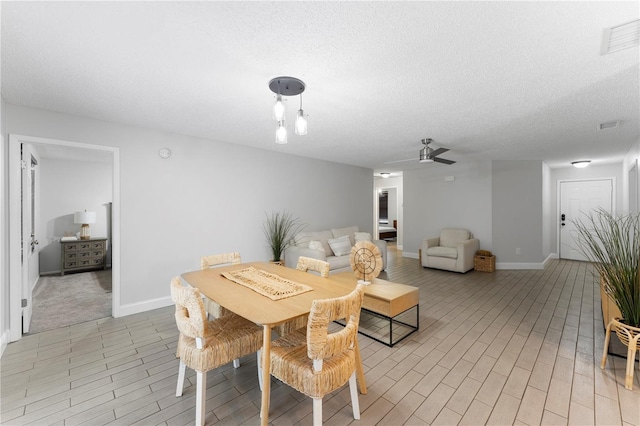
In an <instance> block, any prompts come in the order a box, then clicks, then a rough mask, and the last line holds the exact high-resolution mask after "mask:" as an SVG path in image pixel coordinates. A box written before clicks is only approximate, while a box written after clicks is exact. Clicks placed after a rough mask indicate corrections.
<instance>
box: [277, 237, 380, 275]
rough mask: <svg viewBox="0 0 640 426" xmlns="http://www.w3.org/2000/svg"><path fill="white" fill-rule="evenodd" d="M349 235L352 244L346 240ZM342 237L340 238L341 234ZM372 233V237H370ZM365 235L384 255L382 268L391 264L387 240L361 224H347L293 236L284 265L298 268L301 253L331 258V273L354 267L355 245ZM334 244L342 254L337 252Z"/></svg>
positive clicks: (313, 256) (318, 257)
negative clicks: (375, 238)
mask: <svg viewBox="0 0 640 426" xmlns="http://www.w3.org/2000/svg"><path fill="white" fill-rule="evenodd" d="M345 236H346V237H347V238H348V245H347V243H346V240H347V238H345ZM341 237H342V239H341V240H339V241H338V239H339V238H341ZM367 237H368V238H367ZM362 239H370V240H371V242H373V243H374V244H375V245H376V246H377V247H378V250H380V254H381V255H382V270H384V269H385V268H386V267H387V242H386V241H382V240H374V239H371V234H368V233H366V232H359V230H358V227H357V226H349V227H346V228H332V229H330V230H327V231H315V232H308V231H304V232H299V233H298V234H296V235H295V236H294V238H293V244H292V245H290V246H289V247H287V249H286V250H285V252H284V265H285V266H287V267H289V268H295V267H296V265H297V264H298V258H299V257H300V256H305V257H310V258H312V259H320V260H323V261H325V262H328V263H329V265H330V267H331V269H330V272H329V273H335V272H345V271H351V262H350V261H349V254H350V253H351V247H353V245H354V244H355V243H356V241H360V240H362ZM332 245H333V246H334V248H335V249H337V250H338V254H337V255H336V253H334V249H332V247H331V246H332Z"/></svg>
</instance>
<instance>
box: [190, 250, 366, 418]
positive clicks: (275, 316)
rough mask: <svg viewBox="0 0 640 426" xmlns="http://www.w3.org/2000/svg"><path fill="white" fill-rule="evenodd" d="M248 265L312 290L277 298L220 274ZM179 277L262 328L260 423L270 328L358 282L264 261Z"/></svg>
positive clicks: (264, 414) (265, 403) (265, 412)
mask: <svg viewBox="0 0 640 426" xmlns="http://www.w3.org/2000/svg"><path fill="white" fill-rule="evenodd" d="M250 266H253V267H254V268H256V269H261V270H263V271H266V272H270V273H272V274H276V275H278V276H280V277H282V278H285V279H288V280H291V281H293V282H296V283H300V284H305V285H307V286H309V287H311V288H312V290H311V291H308V292H305V293H302V294H298V295H295V296H291V297H287V298H284V299H280V300H271V299H270V298H269V297H267V296H263V295H262V294H260V293H257V292H256V291H254V290H252V289H250V288H248V287H245V286H243V285H240V284H237V283H235V282H233V281H231V280H229V279H227V278H225V277H224V276H223V275H222V273H224V272H230V271H236V270H240V269H245V268H248V267H250ZM182 279H183V280H184V281H185V282H187V283H188V284H189V285H191V286H193V287H195V288H197V289H198V290H200V292H201V293H202V294H204V295H205V296H207V297H208V298H210V299H212V300H214V301H215V302H217V303H218V304H220V305H221V306H223V307H224V308H226V309H228V310H230V311H232V312H234V313H236V314H237V315H240V316H241V317H244V318H246V319H248V320H249V321H252V322H254V323H256V324H259V325H261V326H262V327H263V348H262V361H263V362H262V401H261V406H260V418H261V424H262V425H266V424H267V423H268V422H269V398H270V391H271V386H270V379H271V363H270V356H271V355H270V353H271V328H272V327H273V326H276V325H278V324H282V323H285V322H287V321H290V320H292V319H294V318H298V317H301V316H304V315H306V314H308V313H309V312H310V311H311V304H312V302H313V301H314V300H316V299H329V298H334V297H341V296H345V295H347V294H349V293H350V292H352V291H353V289H354V288H355V287H356V284H357V279H356V277H355V275H354V277H353V282H350V281H348V280H344V279H342V280H334V279H332V278H331V276H329V277H328V278H323V277H320V276H318V275H315V274H310V273H307V272H302V271H298V270H297V269H292V268H287V267H284V266H280V265H277V264H272V263H267V262H252V263H241V264H237V265H227V266H222V267H217V268H210V269H204V270H201V271H193V272H187V273H184V274H182ZM355 350H356V358H357V359H356V366H357V371H356V373H357V378H358V382H359V385H360V392H361V393H363V394H366V393H367V388H366V383H365V379H364V371H363V367H362V359H361V357H360V349H359V347H358V341H357V339H356V342H355Z"/></svg>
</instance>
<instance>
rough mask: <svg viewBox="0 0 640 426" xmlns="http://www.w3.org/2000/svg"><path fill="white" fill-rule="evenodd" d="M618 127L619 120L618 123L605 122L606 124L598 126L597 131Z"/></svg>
mask: <svg viewBox="0 0 640 426" xmlns="http://www.w3.org/2000/svg"><path fill="white" fill-rule="evenodd" d="M619 126H620V120H618V121H607V122H606V123H600V124H599V125H598V130H607V129H615V128H617V127H619Z"/></svg>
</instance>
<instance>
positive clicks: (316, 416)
mask: <svg viewBox="0 0 640 426" xmlns="http://www.w3.org/2000/svg"><path fill="white" fill-rule="evenodd" d="M321 425H322V398H313V426H321Z"/></svg>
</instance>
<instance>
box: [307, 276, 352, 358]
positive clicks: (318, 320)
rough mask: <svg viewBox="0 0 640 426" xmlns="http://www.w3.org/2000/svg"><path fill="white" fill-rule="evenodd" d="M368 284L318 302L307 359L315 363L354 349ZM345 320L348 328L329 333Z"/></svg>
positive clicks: (313, 307) (309, 326) (310, 325)
mask: <svg viewBox="0 0 640 426" xmlns="http://www.w3.org/2000/svg"><path fill="white" fill-rule="evenodd" d="M363 298H364V285H363V284H358V285H357V286H356V288H355V290H353V291H352V292H351V293H349V294H348V295H346V296H342V297H337V298H334V299H322V300H314V301H313V303H312V304H311V312H310V313H309V320H308V322H307V356H308V357H309V358H310V359H313V360H321V359H324V358H329V357H332V356H335V355H337V354H340V353H342V352H345V351H347V350H350V349H352V348H353V346H354V342H355V339H356V338H357V334H358V323H359V321H360V308H361V307H362V300H363ZM339 319H344V320H345V323H346V325H345V327H344V328H342V329H340V330H338V331H336V332H333V333H329V324H331V323H332V322H333V321H335V320H339Z"/></svg>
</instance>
